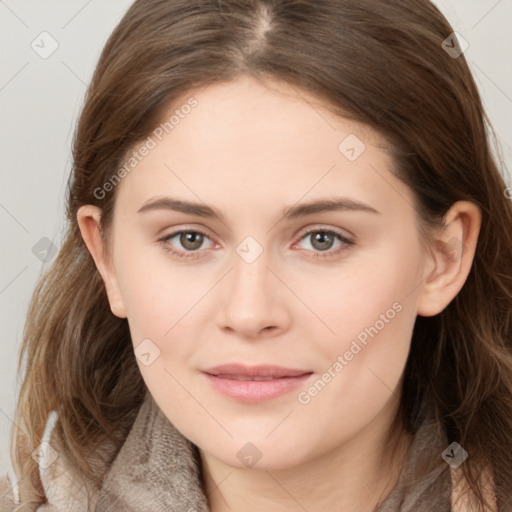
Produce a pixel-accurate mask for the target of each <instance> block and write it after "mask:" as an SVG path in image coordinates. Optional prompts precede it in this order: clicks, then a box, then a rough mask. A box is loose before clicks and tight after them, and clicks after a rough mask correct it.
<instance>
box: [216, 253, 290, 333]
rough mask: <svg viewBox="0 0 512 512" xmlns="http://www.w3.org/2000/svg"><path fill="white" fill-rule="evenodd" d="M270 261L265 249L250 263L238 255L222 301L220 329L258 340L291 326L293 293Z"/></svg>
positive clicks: (220, 306)
mask: <svg viewBox="0 0 512 512" xmlns="http://www.w3.org/2000/svg"><path fill="white" fill-rule="evenodd" d="M268 263H269V262H268V259H267V256H266V253H265V252H263V253H262V254H261V255H260V256H259V257H258V258H257V259H256V260H255V261H253V262H251V263H248V262H247V261H245V260H244V259H243V258H241V257H239V256H238V255H236V258H235V260H234V267H233V269H232V271H231V272H230V274H229V275H228V276H226V280H227V283H228V284H227V286H226V287H225V290H224V295H223V299H222V304H219V310H218V315H219V327H220V328H221V329H223V330H228V331H232V332H234V333H236V334H238V336H239V337H241V338H245V339H250V340H255V339H258V338H261V337H269V336H275V335H277V334H278V333H281V332H283V331H284V330H286V329H287V328H288V327H289V324H290V320H291V315H290V310H289V309H288V306H287V300H290V297H289V295H290V293H289V292H288V294H287V293H286V287H285V286H284V285H283V284H282V283H281V282H280V280H279V279H278V278H277V277H276V275H275V273H274V272H273V271H272V270H271V269H270V267H269V266H268Z"/></svg>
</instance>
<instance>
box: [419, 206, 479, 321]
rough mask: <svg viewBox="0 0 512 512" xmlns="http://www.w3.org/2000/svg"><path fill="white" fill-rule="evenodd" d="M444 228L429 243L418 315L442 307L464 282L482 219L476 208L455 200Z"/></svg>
mask: <svg viewBox="0 0 512 512" xmlns="http://www.w3.org/2000/svg"><path fill="white" fill-rule="evenodd" d="M444 221H445V223H444V228H443V229H442V230H441V231H440V232H439V233H438V234H436V236H435V240H434V242H433V244H432V245H431V247H430V250H431V254H430V256H431V259H430V261H429V265H428V267H429V268H428V269H427V268H426V269H425V272H426V274H428V277H424V281H423V283H422V286H421V289H420V293H419V296H418V315H421V316H434V315H437V314H438V313H440V312H441V311H443V309H444V308H446V306H448V304H449V303H450V302H451V301H452V300H453V299H454V298H455V296H456V295H457V294H458V293H459V291H460V290H461V288H462V287H463V286H464V283H465V282H466V279H467V277H468V274H469V271H470V270H471V265H472V263H473V259H474V256H475V251H476V246H477V241H478V235H479V233H480V226H481V223H482V212H481V210H480V208H479V207H478V206H477V205H476V204H474V203H471V202H469V201H458V202H456V203H454V204H453V205H452V207H451V208H450V209H449V210H448V212H447V213H446V215H445V217H444Z"/></svg>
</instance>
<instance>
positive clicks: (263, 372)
mask: <svg viewBox="0 0 512 512" xmlns="http://www.w3.org/2000/svg"><path fill="white" fill-rule="evenodd" d="M203 372H204V373H209V374H210V375H216V376H225V377H227V376H233V377H274V378H276V379H278V378H282V377H298V376H300V375H305V374H308V373H312V372H311V371H310V370H297V369H294V368H283V367H282V366H270V365H259V366H245V365H243V364H223V365H220V366H214V367H212V368H208V369H206V370H203Z"/></svg>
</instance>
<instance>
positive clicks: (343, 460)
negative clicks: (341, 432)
mask: <svg viewBox="0 0 512 512" xmlns="http://www.w3.org/2000/svg"><path fill="white" fill-rule="evenodd" d="M394 410H395V414H394V416H388V417H387V418H386V417H384V418H381V417H378V418H376V419H375V420H374V421H373V422H372V423H371V424H370V425H368V426H367V427H366V428H365V429H364V430H362V431H361V432H359V433H358V435H357V436H356V437H354V438H352V439H350V440H349V441H347V442H346V443H344V444H343V445H341V446H339V447H337V448H336V449H335V450H332V451H330V452H329V453H327V454H324V455H321V456H319V457H317V458H315V459H310V460H307V461H305V462H304V463H302V464H300V465H298V466H294V467H290V468H285V469H273V468H256V467H253V468H251V469H240V468H235V467H232V466H229V465H227V464H224V463H223V462H222V461H219V460H218V459H215V458H213V457H211V456H210V455H209V454H206V453H205V452H203V451H202V450H200V455H201V463H202V475H203V484H204V489H205V494H206V496H207V498H208V501H209V508H210V511H211V512H239V511H240V510H243V511H244V512H257V511H258V512H259V511H261V510H272V511H273V512H285V511H286V512H289V511H290V510H308V511H311V512H313V511H316V510H336V511H338V512H349V511H350V512H352V511H353V510H358V512H373V511H374V510H376V508H377V507H378V506H379V505H380V503H382V501H384V499H385V498H386V497H387V496H388V495H389V493H390V492H391V490H392V489H393V487H394V486H395V485H396V483H397V481H398V477H399V475H400V471H401V469H402V467H403V463H404V461H405V458H406V455H407V450H408V449H409V447H410V443H411V441H412V436H411V435H410V434H409V433H407V432H406V430H405V428H404V427H403V424H402V423H401V422H400V421H398V420H397V419H396V412H397V410H398V407H395V408H394Z"/></svg>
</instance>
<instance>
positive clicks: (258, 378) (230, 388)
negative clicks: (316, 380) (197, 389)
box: [203, 364, 313, 403]
mask: <svg viewBox="0 0 512 512" xmlns="http://www.w3.org/2000/svg"><path fill="white" fill-rule="evenodd" d="M203 374H204V375H205V377H206V378H207V380H208V382H209V384H210V385H211V386H212V388H213V389H214V390H216V391H217V392H219V393H221V394H223V395H224V396H227V397H228V398H230V399H234V400H236V401H238V402H245V403H258V402H263V401H266V400H270V399H273V398H277V397H278V396H281V395H285V394H287V393H289V392H291V391H292V390H294V389H297V388H298V387H299V386H301V385H303V384H304V383H305V382H306V381H307V380H308V379H309V378H310V377H311V375H312V374H313V372H312V371H310V370H298V369H295V368H283V367H281V366H244V365H240V364H227V365H222V366H215V367H213V368H208V369H207V370H204V371H203Z"/></svg>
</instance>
